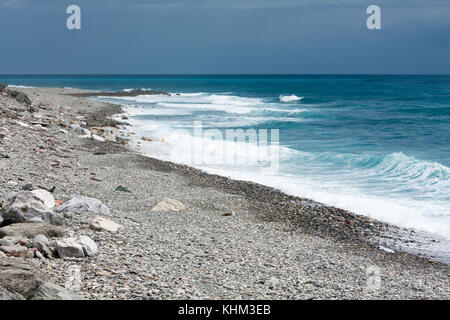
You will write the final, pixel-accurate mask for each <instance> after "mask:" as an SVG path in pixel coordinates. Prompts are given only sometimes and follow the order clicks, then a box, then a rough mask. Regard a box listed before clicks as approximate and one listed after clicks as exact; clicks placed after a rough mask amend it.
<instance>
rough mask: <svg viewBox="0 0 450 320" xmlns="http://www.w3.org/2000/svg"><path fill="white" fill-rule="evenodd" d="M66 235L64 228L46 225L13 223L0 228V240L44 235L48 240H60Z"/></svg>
mask: <svg viewBox="0 0 450 320" xmlns="http://www.w3.org/2000/svg"><path fill="white" fill-rule="evenodd" d="M66 234H67V232H66V230H65V229H64V228H61V227H58V226H54V225H51V224H47V223H15V224H12V225H9V226H6V227H3V228H0V238H4V237H7V236H10V237H25V238H34V237H36V236H37V235H44V236H46V237H48V238H60V237H64V236H65V235H66Z"/></svg>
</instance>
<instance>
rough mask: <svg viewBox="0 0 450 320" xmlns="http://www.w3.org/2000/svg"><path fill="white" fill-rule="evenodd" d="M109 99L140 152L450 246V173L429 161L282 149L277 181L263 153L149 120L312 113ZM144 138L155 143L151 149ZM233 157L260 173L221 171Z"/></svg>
mask: <svg viewBox="0 0 450 320" xmlns="http://www.w3.org/2000/svg"><path fill="white" fill-rule="evenodd" d="M108 99H110V100H112V101H116V102H121V103H124V102H125V112H126V113H127V114H128V115H129V116H130V119H129V120H127V121H128V122H130V123H131V124H132V130H134V131H136V133H137V134H136V137H135V144H136V145H137V144H140V146H141V148H142V149H141V150H142V152H143V153H144V154H146V155H149V156H152V157H155V158H159V159H162V160H170V161H173V162H178V163H183V164H187V165H191V166H194V167H197V168H200V169H203V170H205V171H207V172H210V173H215V174H220V175H224V176H229V177H232V178H236V179H240V180H250V181H255V182H258V183H262V184H265V185H268V186H272V187H275V188H278V189H281V190H282V191H285V192H287V193H289V194H292V195H296V196H301V197H306V198H310V199H312V200H315V201H318V202H321V203H324V204H327V205H331V206H335V207H339V208H343V209H347V210H350V211H353V212H355V213H358V214H362V215H365V216H369V217H372V218H375V219H378V220H381V221H385V222H389V223H393V224H396V225H399V226H402V227H407V228H413V229H416V230H422V231H427V232H431V233H435V234H439V235H442V236H444V237H446V238H449V239H450V222H449V221H450V220H449V218H448V217H449V216H450V197H449V196H448V195H447V193H448V192H447V190H449V188H450V186H449V183H450V169H449V168H448V167H445V166H443V165H442V164H439V163H433V162H426V161H421V160H418V159H416V158H414V157H411V156H407V155H405V154H403V153H400V152H398V153H392V154H390V155H387V156H379V155H367V154H360V155H355V154H333V153H330V152H324V153H309V152H302V151H298V150H293V149H290V148H287V147H281V149H280V156H281V157H280V161H281V167H280V168H281V170H280V171H279V172H277V173H276V174H273V173H270V172H267V171H265V170H264V168H265V166H266V165H267V164H268V163H269V162H270V154H268V153H267V152H266V150H264V148H260V147H259V146H258V145H249V144H248V143H247V144H243V143H238V142H234V143H233V142H217V141H215V140H213V139H209V138H200V137H195V138H192V136H191V135H190V133H189V132H187V131H177V130H175V129H179V128H185V129H186V128H187V127H189V125H190V124H189V123H186V122H185V120H183V119H178V120H177V117H173V119H171V118H170V117H169V118H168V119H166V120H164V121H161V120H160V119H151V117H150V119H148V118H145V117H142V116H144V115H174V116H178V115H188V114H190V113H192V112H194V111H197V110H200V111H202V112H200V113H198V114H197V113H196V120H204V121H205V122H209V126H211V127H214V128H222V129H224V128H229V127H235V128H239V127H248V126H256V125H260V124H261V123H264V122H266V121H272V120H273V121H283V122H284V121H290V120H297V121H301V120H302V119H301V118H298V117H296V116H295V114H301V113H303V112H307V111H308V110H306V109H299V108H295V109H290V108H289V107H288V105H287V104H274V103H272V104H271V103H268V102H265V101H263V100H262V99H259V98H246V97H239V96H232V95H223V94H208V93H202V92H198V93H192V94H189V93H183V94H180V95H172V96H163V95H157V96H139V97H124V98H117V99H111V98H110V97H108ZM130 102H131V103H132V104H130ZM203 111H225V112H226V113H227V114H226V115H215V114H214V113H212V112H203ZM233 114H236V116H234V115H233ZM292 115H294V116H293V117H292ZM188 129H189V128H188ZM142 136H146V137H150V138H152V139H154V142H149V143H147V142H143V141H142V140H140V138H141V137H142ZM160 138H164V142H158V139H160ZM227 148H228V149H227ZM230 149H233V150H235V151H236V154H237V160H240V161H242V160H245V159H242V158H243V157H247V158H246V159H247V161H250V163H252V161H255V160H257V162H258V163H257V165H250V166H246V165H239V164H227V163H221V162H220V160H221V159H223V158H224V155H225V154H226V153H227V152H228V151H227V150H230ZM199 155H201V162H200V163H196V162H195V161H193V159H195V157H196V156H197V157H198V156H199ZM239 157H241V158H240V159H239ZM241 163H242V162H241ZM319 169H320V170H319ZM292 173H294V174H292ZM362 177H364V179H362ZM368 189H370V190H371V192H370V194H369V193H368V192H367V190H368Z"/></svg>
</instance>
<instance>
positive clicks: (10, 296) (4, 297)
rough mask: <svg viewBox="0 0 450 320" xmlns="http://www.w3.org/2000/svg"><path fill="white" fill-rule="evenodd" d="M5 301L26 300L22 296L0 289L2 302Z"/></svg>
mask: <svg viewBox="0 0 450 320" xmlns="http://www.w3.org/2000/svg"><path fill="white" fill-rule="evenodd" d="M2 300H3V301H4V300H25V299H24V297H22V296H21V295H20V294H17V293H11V292H9V291H8V290H6V289H5V288H2V287H0V301H2Z"/></svg>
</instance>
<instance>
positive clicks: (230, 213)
mask: <svg viewBox="0 0 450 320" xmlns="http://www.w3.org/2000/svg"><path fill="white" fill-rule="evenodd" d="M235 215H236V213H235V212H234V211H228V212H225V213H224V214H223V215H222V216H224V217H234V216H235Z"/></svg>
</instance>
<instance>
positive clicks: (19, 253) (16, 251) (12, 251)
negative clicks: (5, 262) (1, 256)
mask: <svg viewBox="0 0 450 320" xmlns="http://www.w3.org/2000/svg"><path fill="white" fill-rule="evenodd" d="M0 251H2V252H4V253H6V254H9V255H12V256H14V257H24V256H25V255H26V254H27V252H28V248H27V247H23V246H18V245H12V246H1V247H0Z"/></svg>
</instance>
